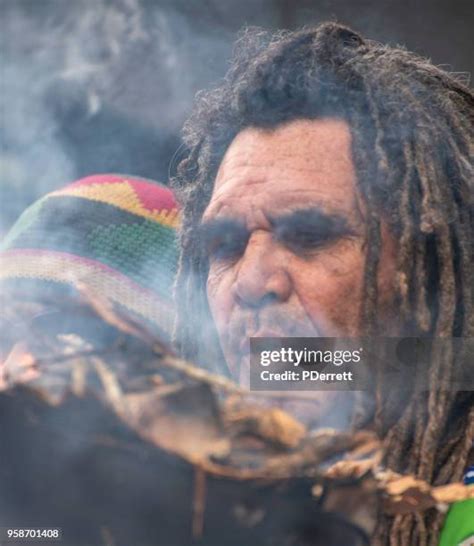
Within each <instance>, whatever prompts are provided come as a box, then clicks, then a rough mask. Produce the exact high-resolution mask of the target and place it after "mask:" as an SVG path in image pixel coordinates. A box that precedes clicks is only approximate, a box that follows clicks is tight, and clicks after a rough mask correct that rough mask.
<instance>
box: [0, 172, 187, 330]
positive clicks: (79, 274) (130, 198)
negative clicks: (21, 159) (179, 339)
mask: <svg viewBox="0 0 474 546" xmlns="http://www.w3.org/2000/svg"><path fill="white" fill-rule="evenodd" d="M178 224H179V213H178V210H177V205H176V201H175V199H174V197H173V194H172V192H171V190H169V189H168V188H166V187H165V186H162V185H159V184H158V183H156V182H152V181H148V180H144V179H140V178H136V177H130V176H122V175H108V174H107V175H95V176H89V177H87V178H84V179H82V180H79V181H77V182H75V183H73V184H70V185H68V186H66V187H65V188H63V189H61V190H58V191H55V192H52V193H50V194H48V195H46V196H45V197H43V198H42V199H40V200H39V201H37V202H36V203H34V204H33V205H31V206H30V207H29V208H28V209H27V210H26V211H25V212H24V213H23V214H22V215H21V216H20V218H19V219H18V221H17V222H16V223H15V224H14V226H13V227H12V228H11V230H10V232H9V233H8V234H7V235H6V237H5V239H4V240H3V241H2V243H1V245H0V290H1V293H2V295H3V296H5V294H7V295H8V293H9V292H10V293H12V294H13V293H15V294H18V293H19V291H20V293H21V294H22V295H23V296H24V297H31V298H35V297H38V296H44V295H45V294H47V293H48V294H49V293H51V291H53V293H54V297H55V298H60V297H61V294H62V293H64V292H65V291H66V292H68V293H70V292H71V291H74V290H75V289H76V288H77V287H78V286H79V284H80V285H81V286H85V287H87V289H88V290H90V291H91V292H96V293H98V294H99V295H101V296H102V297H105V298H108V299H109V300H111V301H112V302H114V303H116V304H118V305H120V306H122V307H123V308H124V309H126V310H128V311H130V312H132V313H133V314H134V315H135V316H137V317H139V318H140V319H143V320H145V321H147V322H150V323H152V324H154V325H156V326H157V327H158V329H159V331H160V332H163V333H165V334H169V332H170V329H171V325H172V322H173V305H172V285H173V279H174V275H175V271H176V264H177V256H178V251H177V244H176V228H177V226H178Z"/></svg>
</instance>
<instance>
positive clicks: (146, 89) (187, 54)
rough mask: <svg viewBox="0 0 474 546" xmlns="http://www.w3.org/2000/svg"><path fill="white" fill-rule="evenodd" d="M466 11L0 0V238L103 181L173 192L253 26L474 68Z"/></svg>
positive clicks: (441, 5) (242, 2)
mask: <svg viewBox="0 0 474 546" xmlns="http://www.w3.org/2000/svg"><path fill="white" fill-rule="evenodd" d="M473 5H474V4H473V2H471V1H468V0H465V1H462V0H458V1H452V0H451V1H449V0H431V1H430V0H419V1H415V0H411V1H410V0H398V1H395V0H378V1H377V0H293V1H291V0H155V1H146V0H110V1H107V0H74V1H73V2H72V1H68V0H0V6H1V13H0V34H1V38H0V39H1V58H0V70H1V74H0V78H1V80H0V85H1V115H2V119H1V126H0V135H1V141H2V154H1V159H0V199H1V212H2V217H1V222H0V234H2V233H4V232H5V231H6V229H8V227H9V226H10V225H11V222H12V221H14V219H15V218H16V217H17V216H18V214H19V213H20V212H21V211H22V210H23V209H24V208H25V206H27V205H28V204H29V203H31V202H32V201H34V200H35V199H36V198H38V197H39V196H41V195H43V194H44V193H46V192H48V191H51V190H53V189H56V188H58V187H60V186H62V185H64V184H66V183H68V182H70V181H72V180H74V179H76V178H79V177H82V176H85V175H87V174H92V173H99V172H117V173H128V174H135V175H141V176H145V177H150V178H154V179H156V180H160V181H163V182H166V181H167V179H168V175H169V169H170V163H172V159H173V156H174V155H175V153H176V151H177V150H178V147H179V142H180V141H179V133H180V128H181V126H182V123H183V121H184V119H185V118H186V116H187V114H188V113H189V110H190V108H191V105H192V101H193V97H194V95H195V93H196V92H197V91H198V90H199V89H202V88H205V87H209V86H210V85H212V83H213V82H216V81H217V80H218V79H219V78H220V77H222V75H223V74H224V73H225V70H226V66H227V61H228V59H229V56H230V53H231V50H232V43H233V41H234V40H235V38H236V34H237V32H238V30H239V29H240V28H241V27H242V26H243V25H257V26H263V27H266V28H272V29H276V28H296V27H299V26H302V25H310V24H314V23H319V22H321V21H325V20H328V19H331V20H337V21H339V22H343V23H346V24H349V25H350V26H352V27H353V28H355V29H356V30H358V31H360V32H362V33H363V34H365V35H366V36H367V37H369V38H372V39H375V40H379V41H382V42H387V43H389V44H402V45H404V46H406V47H407V48H408V49H410V50H414V51H416V52H418V53H420V54H422V55H425V56H427V57H429V58H431V59H432V60H433V62H434V63H435V64H437V65H442V66H443V67H445V68H447V69H448V70H451V71H454V72H458V73H463V76H462V77H463V78H465V79H466V80H467V81H468V78H469V74H470V73H471V74H472V72H473V71H474V59H473V57H472V51H473V49H474V47H473V46H474V37H473V36H474V33H473V30H472V29H473V28H474V7H473Z"/></svg>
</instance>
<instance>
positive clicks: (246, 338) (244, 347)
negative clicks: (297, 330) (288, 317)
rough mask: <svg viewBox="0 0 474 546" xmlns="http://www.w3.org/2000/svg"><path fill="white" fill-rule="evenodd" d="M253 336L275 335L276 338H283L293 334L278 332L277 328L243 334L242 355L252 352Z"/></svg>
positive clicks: (241, 341) (240, 349)
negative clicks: (251, 340)
mask: <svg viewBox="0 0 474 546" xmlns="http://www.w3.org/2000/svg"><path fill="white" fill-rule="evenodd" d="M251 337H275V338H281V337H291V334H286V333H282V332H277V331H276V330H258V332H255V333H251V332H250V333H249V334H247V335H245V336H243V337H242V338H241V340H240V343H239V352H240V353H241V354H242V356H245V355H247V354H248V353H249V352H250V338H251Z"/></svg>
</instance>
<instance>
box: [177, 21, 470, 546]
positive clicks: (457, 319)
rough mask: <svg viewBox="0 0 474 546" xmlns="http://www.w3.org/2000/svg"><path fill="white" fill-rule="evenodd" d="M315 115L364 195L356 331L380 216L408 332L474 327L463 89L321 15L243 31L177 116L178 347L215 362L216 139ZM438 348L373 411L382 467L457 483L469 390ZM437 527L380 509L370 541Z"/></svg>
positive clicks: (421, 534) (466, 448)
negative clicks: (337, 128) (341, 137)
mask: <svg viewBox="0 0 474 546" xmlns="http://www.w3.org/2000/svg"><path fill="white" fill-rule="evenodd" d="M322 117H337V118H340V119H344V120H346V121H347V123H348V124H349V126H350V129H351V132H352V154H353V160H354V163H355V166H356V171H357V185H358V190H359V191H360V192H361V194H362V196H363V197H364V200H365V202H366V204H367V209H368V216H367V217H368V221H367V241H368V242H369V243H370V244H368V245H367V255H366V266H365V276H364V286H365V296H366V297H365V299H364V302H365V303H364V309H363V317H362V318H363V324H364V329H365V332H366V333H368V334H370V335H374V334H376V333H377V311H378V307H377V283H376V275H377V268H378V263H379V258H380V250H381V248H380V247H381V235H380V224H381V221H382V219H383V220H384V221H386V222H387V223H388V224H389V227H390V229H391V231H392V234H393V235H394V236H395V237H396V238H397V239H398V240H399V254H398V273H397V284H398V287H397V292H398V311H399V315H400V317H401V323H402V324H406V325H408V326H407V331H409V332H410V333H411V334H412V335H429V336H436V337H446V338H448V339H451V337H464V336H465V337H472V336H473V335H474V310H473V285H474V282H473V280H474V279H473V277H474V272H473V253H474V240H473V233H474V205H473V203H474V201H473V197H474V185H473V168H474V167H473V132H474V131H473V127H474V123H473V121H474V95H473V94H472V92H471V91H470V90H469V89H468V88H467V87H466V86H465V85H463V84H462V83H461V82H460V81H458V79H456V78H455V77H453V76H451V75H450V74H448V73H446V72H444V71H442V70H440V69H438V68H436V67H435V66H433V65H432V64H430V63H429V62H428V61H427V60H425V59H422V58H420V57H418V56H416V55H414V54H412V53H409V52H407V51H406V50H404V49H401V48H391V47H387V46H383V45H381V44H378V43H374V42H371V41H367V40H365V39H363V38H362V37H361V36H359V35H358V34H357V33H355V32H353V31H352V30H350V29H348V28H346V27H343V26H340V25H338V24H333V23H326V24H323V25H320V26H318V27H316V28H310V29H303V30H301V31H297V32H280V33H277V34H273V35H271V34H268V33H266V32H263V31H260V30H254V29H253V30H247V31H246V32H245V33H244V34H243V35H242V37H241V38H240V40H239V41H238V42H237V44H236V48H235V52H234V59H233V62H232V64H231V68H230V70H229V72H228V74H227V75H226V77H225V79H224V81H223V82H222V84H221V85H220V86H219V87H218V88H217V89H215V90H213V91H210V92H206V93H202V94H201V95H199V96H198V98H197V101H196V106H195V109H194V113H193V115H192V117H191V118H190V120H189V121H188V122H187V124H186V125H185V128H184V139H185V145H186V147H187V151H186V152H185V157H184V159H182V160H181V162H180V164H179V167H178V174H177V176H176V178H175V181H174V185H175V187H176V188H177V190H178V194H179V196H180V198H181V200H182V203H183V216H184V221H183V226H182V232H181V245H182V253H181V258H180V264H179V272H178V278H177V291H176V292H177V298H178V309H179V311H178V312H179V316H178V322H177V326H176V332H178V333H179V339H178V343H179V345H180V347H181V349H182V352H183V354H184V356H186V357H189V358H195V359H198V360H199V359H201V360H202V361H204V360H206V361H207V362H209V361H213V362H222V361H223V356H222V353H221V352H220V349H219V345H218V341H217V336H216V332H215V330H214V328H213V327H212V326H211V327H209V328H208V329H207V331H203V329H204V324H212V321H211V320H206V321H201V320H200V319H198V317H202V316H204V317H206V318H207V319H210V313H209V308H208V305H207V301H206V279H207V274H208V263H207V260H206V258H205V257H204V256H203V255H202V253H201V251H200V245H199V241H198V240H197V239H196V229H195V228H196V226H197V225H198V224H199V222H200V220H201V217H202V214H203V212H204V210H205V208H206V206H207V204H208V203H209V199H210V197H211V193H212V189H213V181H214V179H215V175H216V172H217V169H218V167H219V164H220V162H221V160H222V157H223V155H224V153H225V151H226V149H227V147H228V146H229V144H230V143H231V141H232V139H233V138H234V137H235V136H236V135H237V133H238V132H239V131H241V130H242V129H244V128H246V127H250V126H255V127H261V128H269V129H271V128H274V127H277V126H279V125H281V124H283V123H285V122H288V121H291V120H295V119H298V118H307V119H316V118H322ZM201 313H202V314H203V315H202V314H201ZM190 318H191V319H192V320H190ZM197 320H199V321H200V322H199V325H200V332H199V334H200V335H199V336H197V335H196V332H195V330H196V324H197V322H196V321H197ZM446 347H447V348H446V349H444V350H443V351H439V352H437V353H434V354H433V355H432V358H431V363H430V369H429V384H428V387H429V388H428V389H425V390H424V391H423V390H422V389H421V390H416V389H415V390H414V391H413V392H411V393H410V394H409V395H407V396H408V399H407V400H406V403H403V404H400V398H401V397H402V395H401V393H400V392H397V393H393V392H392V393H391V392H390V391H389V390H388V389H386V388H385V387H384V385H383V382H381V383H380V384H379V385H377V392H376V393H375V399H376V410H375V412H374V415H373V416H372V419H373V422H374V425H375V426H376V427H377V430H378V431H379V433H380V435H381V436H382V437H383V438H384V440H385V444H386V447H387V453H388V456H387V461H386V463H387V465H388V466H389V467H390V468H392V469H394V470H396V471H402V472H405V471H411V472H413V473H415V475H416V476H417V477H419V478H423V479H425V480H427V481H429V482H431V483H433V484H442V483H448V482H451V481H457V480H459V479H460V477H461V474H462V472H463V469H464V468H465V466H466V464H467V461H468V457H469V456H470V455H469V454H470V452H471V450H472V443H473V438H474V394H473V393H472V392H464V391H453V389H452V388H450V387H449V381H450V378H451V377H452V374H453V373H454V372H455V370H456V367H457V366H459V361H460V360H459V355H458V353H457V352H455V351H454V349H453V348H452V346H451V345H450V344H449V343H448V344H446ZM210 348H212V350H213V353H212V355H211V353H210V352H209V351H210ZM415 373H416V370H415ZM417 380H418V379H417ZM392 391H393V389H392ZM441 523H442V516H441V515H440V514H439V513H437V512H436V511H433V512H429V513H427V514H426V515H425V516H423V517H421V516H411V515H407V516H398V517H395V518H391V517H388V516H384V515H381V516H380V518H379V523H378V527H377V530H376V533H375V537H374V541H375V544H378V545H382V544H390V545H393V546H395V545H396V546H409V545H413V544H419V545H420V546H435V545H436V544H437V542H438V539H439V529H440V525H441Z"/></svg>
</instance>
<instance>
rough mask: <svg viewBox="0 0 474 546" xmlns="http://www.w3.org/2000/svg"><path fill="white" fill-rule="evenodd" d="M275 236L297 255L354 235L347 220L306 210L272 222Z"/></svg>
mask: <svg viewBox="0 0 474 546" xmlns="http://www.w3.org/2000/svg"><path fill="white" fill-rule="evenodd" d="M272 223H273V225H274V236H275V238H276V239H277V240H278V241H280V242H281V243H282V244H284V245H285V246H287V247H288V248H289V249H290V250H292V251H294V252H296V253H302V252H303V253H304V252H308V251H312V250H317V249H319V248H322V247H324V246H327V245H329V244H331V243H333V242H335V241H336V240H338V239H340V238H341V237H344V236H350V235H353V232H352V230H351V229H350V227H349V226H348V224H347V221H346V220H345V218H343V217H342V216H340V215H334V214H326V213H324V212H322V211H320V210H319V209H306V210H300V211H296V212H294V213H292V214H289V215H286V216H282V217H279V218H277V219H274V220H272Z"/></svg>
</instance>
